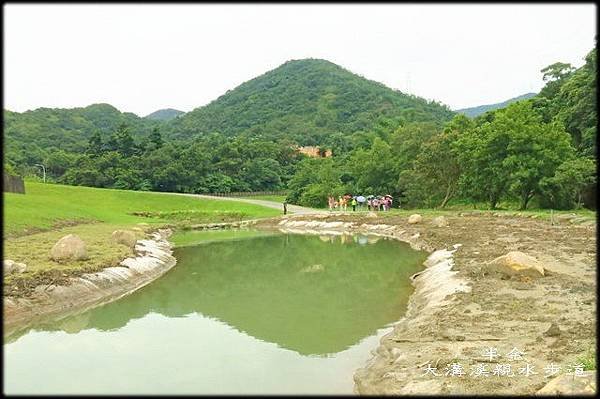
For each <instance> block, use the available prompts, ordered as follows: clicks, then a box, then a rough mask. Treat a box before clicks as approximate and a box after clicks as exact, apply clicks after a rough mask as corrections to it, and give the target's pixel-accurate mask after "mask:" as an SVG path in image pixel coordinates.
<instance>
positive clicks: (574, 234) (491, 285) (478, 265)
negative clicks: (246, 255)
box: [258, 214, 596, 395]
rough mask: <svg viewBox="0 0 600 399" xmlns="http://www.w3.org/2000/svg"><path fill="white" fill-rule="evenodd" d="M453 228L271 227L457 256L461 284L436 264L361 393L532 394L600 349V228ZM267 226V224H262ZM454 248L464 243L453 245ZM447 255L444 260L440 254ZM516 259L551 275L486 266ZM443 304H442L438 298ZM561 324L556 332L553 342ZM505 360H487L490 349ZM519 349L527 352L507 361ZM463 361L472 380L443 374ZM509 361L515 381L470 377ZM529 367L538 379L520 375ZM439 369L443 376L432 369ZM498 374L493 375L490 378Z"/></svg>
mask: <svg viewBox="0 0 600 399" xmlns="http://www.w3.org/2000/svg"><path fill="white" fill-rule="evenodd" d="M447 220H448V222H449V226H448V227H436V226H434V225H433V224H432V218H431V217H425V218H424V219H423V221H422V222H421V223H418V224H414V225H411V224H408V222H407V218H406V217H400V216H398V217H389V218H388V217H386V218H377V217H376V218H369V217H367V216H366V215H365V214H362V215H360V214H358V215H352V214H345V215H341V214H337V215H336V214H333V215H312V216H308V215H306V216H304V215H302V216H290V217H287V218H284V221H283V222H281V224H279V225H275V224H274V223H264V224H263V227H266V228H275V227H277V228H281V229H282V230H283V231H288V232H297V233H308V234H319V233H321V234H324V233H326V232H327V230H329V232H330V233H333V234H344V233H345V232H346V233H350V232H363V233H370V234H380V235H386V236H389V237H393V238H395V239H398V240H401V241H405V242H408V243H409V244H411V246H413V248H417V249H425V250H427V251H428V252H430V253H432V255H431V256H430V259H431V257H432V256H434V254H436V253H437V254H440V253H442V254H443V251H447V252H450V251H452V256H451V257H449V258H447V259H450V260H451V261H452V262H453V265H451V267H450V268H448V267H446V269H447V270H446V272H448V271H451V273H455V274H453V278H455V279H456V280H455V283H460V284H463V285H462V289H452V288H453V287H454V288H456V286H455V284H453V283H449V282H448V281H449V280H448V277H447V276H444V275H443V274H442V273H440V271H436V269H435V266H434V265H435V264H436V263H438V262H432V261H431V260H428V261H429V262H430V264H429V265H426V266H427V268H426V269H425V271H424V272H421V273H420V275H419V276H417V277H416V279H415V280H414V282H413V284H414V285H415V292H414V293H413V295H412V296H411V298H410V301H409V308H408V309H407V312H406V314H405V316H404V317H403V318H402V319H401V320H400V321H399V322H398V323H396V324H395V326H394V328H393V330H392V332H390V333H389V334H387V335H385V336H384V337H382V339H381V341H380V345H379V346H378V347H377V348H376V349H375V351H374V355H373V357H372V358H371V360H370V361H369V362H368V364H366V365H365V366H364V367H363V368H361V369H359V370H357V371H356V372H355V375H354V380H355V392H356V393H357V394H423V395H435V394H442V395H454V394H513V395H514V394H534V393H536V392H537V391H538V390H539V389H541V388H542V387H544V386H545V385H546V384H547V383H548V382H549V381H550V380H551V377H547V376H546V375H545V372H544V367H546V366H547V365H548V364H550V363H553V364H556V365H559V366H560V367H561V368H562V373H564V372H565V371H566V369H567V367H568V366H570V365H573V364H577V363H578V362H580V359H581V358H582V356H587V355H589V353H590V351H595V342H596V327H595V326H596V295H595V289H596V261H595V258H596V225H595V224H593V225H592V224H587V225H574V224H570V223H562V224H559V225H556V224H554V225H552V224H551V223H550V222H549V221H545V220H538V219H530V218H523V217H500V216H496V215H492V214H490V215H458V216H447ZM258 227H260V224H259V226H258ZM456 244H462V245H460V246H458V247H455V245H456ZM440 251H442V252H440ZM509 251H522V252H524V253H527V254H529V255H531V256H534V257H536V258H537V259H538V260H539V261H540V262H542V264H543V265H544V268H545V270H546V276H545V277H542V278H539V279H523V278H517V277H507V276H505V275H503V274H501V273H499V272H497V271H494V270H492V269H490V268H489V266H488V262H490V261H491V260H492V259H494V258H496V257H498V256H501V255H504V254H506V253H507V252H509ZM440 298H443V299H442V300H440ZM552 323H555V324H556V325H557V326H558V328H559V331H558V332H556V333H555V334H547V331H548V329H549V327H550V326H551V325H552ZM489 347H493V348H495V349H496V350H497V352H498V353H499V354H501V357H499V358H498V359H494V362H485V358H484V357H483V353H484V350H485V349H486V348H489ZM513 348H518V350H520V351H523V352H525V355H524V356H523V360H522V361H515V362H509V361H508V360H506V354H507V353H509V352H510V351H511V350H512V349H513ZM452 363H460V364H461V365H462V366H463V367H464V371H465V373H466V375H463V376H446V375H445V369H446V368H447V367H449V365H450V364H452ZM501 363H504V364H506V363H511V366H512V367H513V370H514V374H515V375H514V376H512V377H511V376H493V375H488V376H476V375H470V373H471V372H472V371H473V369H474V368H475V367H476V366H477V365H478V364H485V365H486V367H487V369H488V370H489V371H490V372H491V370H492V369H493V368H494V366H496V365H497V364H501ZM526 363H527V364H529V365H530V366H532V367H533V368H534V370H535V373H536V374H532V375H527V376H525V375H519V374H518V370H519V368H522V367H524V365H525V364H526ZM427 364H429V365H431V366H432V367H436V369H437V373H438V375H437V376H433V375H431V374H426V373H425V372H424V370H425V366H426V365H427ZM490 374H491V373H490Z"/></svg>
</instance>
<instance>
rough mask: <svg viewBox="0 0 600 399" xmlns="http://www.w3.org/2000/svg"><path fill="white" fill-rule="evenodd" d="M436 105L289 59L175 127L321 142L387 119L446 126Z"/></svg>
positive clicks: (322, 65) (174, 130) (318, 63)
mask: <svg viewBox="0 0 600 399" xmlns="http://www.w3.org/2000/svg"><path fill="white" fill-rule="evenodd" d="M452 115H453V112H452V111H450V110H449V109H448V108H447V107H445V106H442V105H440V104H438V103H436V102H428V101H426V100H424V99H422V98H419V97H415V96H411V95H407V94H404V93H402V92H399V91H395V90H392V89H390V88H388V87H386V86H384V85H383V84H381V83H377V82H374V81H371V80H367V79H364V78H362V77H361V76H358V75H356V74H353V73H351V72H349V71H347V70H345V69H343V68H342V67H340V66H338V65H336V64H333V63H331V62H329V61H326V60H319V59H304V60H294V61H288V62H286V63H285V64H283V65H281V66H280V67H278V68H276V69H274V70H272V71H269V72H267V73H265V74H263V75H261V76H259V77H257V78H255V79H252V80H250V81H248V82H245V83H243V84H241V85H240V86H238V87H236V88H235V89H234V90H231V91H229V92H227V93H226V94H224V95H223V96H221V97H219V98H218V99H216V100H215V101H213V102H211V103H210V104H208V105H206V106H204V107H201V108H197V109H195V110H193V111H191V112H189V113H187V114H185V115H184V116H182V117H181V118H178V119H176V120H174V121H172V123H171V124H170V125H169V127H168V131H169V133H170V134H171V135H172V136H173V137H177V138H188V137H193V136H196V135H200V134H206V133H211V132H220V133H223V134H226V135H238V134H241V133H246V134H249V135H252V136H257V135H260V136H262V137H264V138H282V137H287V138H291V139H293V140H295V141H297V142H299V143H300V144H315V143H320V142H321V141H322V139H323V137H324V136H328V135H331V134H334V133H342V134H351V133H353V132H357V131H366V130H369V129H370V128H372V127H373V126H374V125H376V123H377V122H378V121H379V120H380V119H381V118H390V119H396V120H405V121H412V122H415V121H434V122H439V123H442V122H445V121H447V120H449V119H450V118H451V117H452Z"/></svg>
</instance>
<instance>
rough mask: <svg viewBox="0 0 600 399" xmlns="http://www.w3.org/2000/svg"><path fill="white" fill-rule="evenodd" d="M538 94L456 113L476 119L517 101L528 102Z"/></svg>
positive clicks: (462, 109) (521, 96)
mask: <svg viewBox="0 0 600 399" xmlns="http://www.w3.org/2000/svg"><path fill="white" fill-rule="evenodd" d="M537 94H538V93H533V92H530V93H525V94H521V95H520V96H517V97H513V98H509V99H508V100H505V101H502V102H499V103H493V104H483V105H476V106H474V107H468V108H461V109H457V110H455V111H454V112H456V113H460V114H464V115H466V116H468V117H471V118H474V117H476V116H479V115H482V114H484V113H486V112H488V111H493V110H495V109H500V108H504V107H506V106H507V105H508V104H510V103H514V102H516V101H521V100H527V99H529V98H532V97H535V96H537Z"/></svg>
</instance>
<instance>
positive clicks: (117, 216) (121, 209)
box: [4, 182, 279, 237]
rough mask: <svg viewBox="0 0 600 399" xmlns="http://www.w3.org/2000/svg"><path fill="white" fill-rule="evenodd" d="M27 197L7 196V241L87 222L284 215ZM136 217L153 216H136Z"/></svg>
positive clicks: (30, 186)
mask: <svg viewBox="0 0 600 399" xmlns="http://www.w3.org/2000/svg"><path fill="white" fill-rule="evenodd" d="M25 192H26V194H25V195H23V194H14V193H4V235H5V237H11V236H14V235H21V234H24V233H28V232H32V231H39V230H44V229H52V228H54V227H57V226H58V227H60V226H61V225H66V224H73V223H76V222H87V221H100V222H105V223H115V224H135V223H139V222H146V223H167V222H175V221H184V220H189V221H190V222H204V221H206V222H216V221H223V219H227V220H244V219H255V218H261V217H271V216H276V215H279V212H278V211H277V210H274V209H269V208H265V207H262V206H257V205H253V204H246V203H241V202H232V201H217V200H214V201H213V200H206V199H202V200H198V199H195V198H190V197H186V196H179V195H169V194H161V193H149V192H141V191H128V190H112V189H98V188H91V187H81V186H64V185H59V184H44V183H34V182H26V183H25ZM134 212H136V213H146V214H148V215H149V216H152V217H145V216H136V215H134V214H133V213H134Z"/></svg>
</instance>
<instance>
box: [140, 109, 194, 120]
mask: <svg viewBox="0 0 600 399" xmlns="http://www.w3.org/2000/svg"><path fill="white" fill-rule="evenodd" d="M183 114H185V112H183V111H179V110H177V109H173V108H165V109H159V110H158V111H154V112H153V113H151V114H148V115H146V116H144V118H146V119H154V120H159V121H168V120H171V119H173V118H177V117H178V116H180V115H183Z"/></svg>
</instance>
